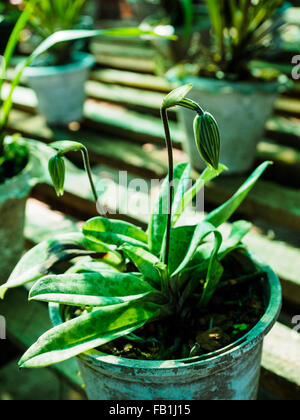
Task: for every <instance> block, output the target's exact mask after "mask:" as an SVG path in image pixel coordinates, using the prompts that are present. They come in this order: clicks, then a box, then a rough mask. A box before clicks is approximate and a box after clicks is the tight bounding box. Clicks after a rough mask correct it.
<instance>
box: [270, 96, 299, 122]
mask: <svg viewBox="0 0 300 420" xmlns="http://www.w3.org/2000/svg"><path fill="white" fill-rule="evenodd" d="M275 110H276V112H277V113H279V114H280V115H287V116H293V117H296V118H300V101H299V99H296V98H288V97H284V96H281V97H280V98H278V99H277V101H276V104H275Z"/></svg>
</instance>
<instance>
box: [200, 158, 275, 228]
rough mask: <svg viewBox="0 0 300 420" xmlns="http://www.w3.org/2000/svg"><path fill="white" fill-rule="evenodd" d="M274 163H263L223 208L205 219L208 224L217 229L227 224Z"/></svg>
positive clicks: (219, 208)
mask: <svg viewBox="0 0 300 420" xmlns="http://www.w3.org/2000/svg"><path fill="white" fill-rule="evenodd" d="M271 164H272V162H264V163H262V164H261V165H260V166H259V167H258V168H257V169H256V170H255V171H254V172H253V173H252V175H251V176H250V177H249V178H248V179H247V181H246V182H245V183H244V184H243V185H242V186H241V188H239V190H238V191H237V192H236V193H235V194H234V195H233V196H232V197H231V198H230V199H229V200H228V201H226V203H224V204H223V205H222V206H220V207H218V208H217V209H215V210H214V211H212V212H211V213H210V214H209V215H208V216H207V217H206V219H205V221H206V222H208V223H211V224H212V225H214V226H215V227H218V226H220V225H222V224H223V223H224V222H226V221H227V220H228V219H230V217H231V216H232V215H233V213H234V212H235V211H236V209H237V208H238V207H239V206H240V205H241V203H242V202H243V201H244V200H245V198H246V197H247V195H248V194H249V192H250V191H251V190H252V188H253V187H254V185H255V184H256V182H257V181H258V180H259V178H260V177H261V175H262V174H263V173H264V171H265V170H266V169H267V167H268V166H269V165H271Z"/></svg>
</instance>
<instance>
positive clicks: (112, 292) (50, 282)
mask: <svg viewBox="0 0 300 420" xmlns="http://www.w3.org/2000/svg"><path fill="white" fill-rule="evenodd" d="M151 292H154V289H152V287H151V286H150V285H149V284H148V283H147V282H145V281H144V280H142V279H141V277H140V276H138V275H134V274H132V273H117V272H103V273H101V274H100V273H83V274H69V273H68V274H63V275H58V276H55V275H50V276H47V277H44V278H42V279H41V280H39V281H38V282H37V283H36V284H35V285H34V286H33V287H32V289H31V291H30V294H29V298H30V299H34V300H40V301H43V302H55V303H60V304H65V305H72V306H98V307H100V306H108V305H116V304H119V303H124V302H128V301H132V300H138V299H141V298H143V297H145V296H147V295H148V294H150V293H151Z"/></svg>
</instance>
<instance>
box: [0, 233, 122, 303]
mask: <svg viewBox="0 0 300 420" xmlns="http://www.w3.org/2000/svg"><path fill="white" fill-rule="evenodd" d="M90 244H92V246H90ZM87 256H91V257H96V258H97V259H99V260H100V259H103V260H104V261H105V262H107V263H108V264H109V263H112V264H114V263H115V264H120V263H121V262H122V261H123V259H122V257H121V255H120V254H118V253H116V252H110V251H109V250H108V248H107V247H105V246H100V245H99V244H97V243H92V242H90V241H88V240H87V239H86V238H85V237H84V236H83V235H82V234H81V233H68V234H64V235H58V236H57V237H55V238H53V239H49V240H46V241H44V242H42V243H40V244H39V245H37V246H35V247H34V248H32V249H31V250H30V251H28V252H27V253H26V254H25V255H24V256H23V258H21V260H20V262H19V263H18V265H17V266H16V268H15V269H14V271H13V272H12V274H11V276H10V278H9V279H8V281H7V282H6V283H5V284H4V285H2V286H0V297H1V298H2V299H3V298H4V295H5V293H6V291H7V289H10V288H14V287H19V286H23V285H24V284H26V283H29V282H31V281H35V280H38V279H40V278H41V277H43V276H45V275H47V274H49V273H51V272H52V271H53V269H54V268H55V266H56V265H57V264H58V263H59V262H62V261H71V260H73V259H74V258H78V257H87Z"/></svg>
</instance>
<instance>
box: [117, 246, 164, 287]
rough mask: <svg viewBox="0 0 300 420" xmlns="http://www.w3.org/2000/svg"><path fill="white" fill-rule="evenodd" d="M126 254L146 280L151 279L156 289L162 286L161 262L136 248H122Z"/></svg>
mask: <svg viewBox="0 0 300 420" xmlns="http://www.w3.org/2000/svg"><path fill="white" fill-rule="evenodd" d="M122 251H123V252H124V254H125V255H126V256H127V257H128V258H129V259H130V261H132V262H133V264H134V265H135V266H136V267H137V269H138V270H139V272H141V273H142V274H143V275H144V276H145V278H146V279H149V281H150V282H151V284H152V285H154V286H155V287H156V288H160V286H161V275H160V269H159V266H158V265H159V263H160V260H159V259H158V258H157V257H156V256H155V255H153V254H151V253H150V252H148V251H145V250H144V249H142V248H138V247H135V246H128V245H127V246H124V247H122Z"/></svg>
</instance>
